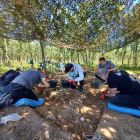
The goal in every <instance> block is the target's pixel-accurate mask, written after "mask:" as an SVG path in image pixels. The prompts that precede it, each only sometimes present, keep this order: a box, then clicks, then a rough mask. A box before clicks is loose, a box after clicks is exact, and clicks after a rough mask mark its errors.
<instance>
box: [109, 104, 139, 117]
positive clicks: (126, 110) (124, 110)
mask: <svg viewBox="0 0 140 140" xmlns="http://www.w3.org/2000/svg"><path fill="white" fill-rule="evenodd" d="M108 108H109V109H112V110H115V111H118V112H122V113H126V114H131V115H135V116H139V117H140V110H138V109H134V108H127V107H121V106H116V105H113V104H111V103H110V102H108Z"/></svg>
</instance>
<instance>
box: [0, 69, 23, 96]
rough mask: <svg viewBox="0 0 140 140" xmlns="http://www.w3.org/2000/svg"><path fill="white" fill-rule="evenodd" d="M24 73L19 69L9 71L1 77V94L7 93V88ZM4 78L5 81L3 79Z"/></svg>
mask: <svg viewBox="0 0 140 140" xmlns="http://www.w3.org/2000/svg"><path fill="white" fill-rule="evenodd" d="M21 73H22V70H21V69H19V68H17V69H16V70H15V71H14V70H9V71H8V72H6V73H5V74H3V75H2V77H1V80H2V81H1V83H0V92H1V93H3V94H4V93H6V92H7V86H8V85H9V84H10V82H11V81H13V80H14V79H15V78H16V77H17V76H18V75H20V74H21ZM3 78H4V79H3Z"/></svg>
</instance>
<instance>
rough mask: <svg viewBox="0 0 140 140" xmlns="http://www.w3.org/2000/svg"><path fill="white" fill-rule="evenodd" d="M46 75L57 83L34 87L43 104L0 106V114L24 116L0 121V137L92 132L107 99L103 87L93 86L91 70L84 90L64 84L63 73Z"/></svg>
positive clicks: (33, 138)
mask: <svg viewBox="0 0 140 140" xmlns="http://www.w3.org/2000/svg"><path fill="white" fill-rule="evenodd" d="M47 78H48V80H54V79H57V80H58V83H57V88H48V89H44V90H42V91H35V93H36V95H37V96H38V97H39V98H43V99H45V103H44V104H43V105H42V106H40V107H37V108H31V107H29V106H18V107H8V108H6V109H5V110H1V112H0V117H3V116H6V115H8V114H12V113H18V114H19V115H21V116H24V118H23V119H22V120H20V121H17V122H8V123H7V124H1V125H0V128H1V131H0V140H46V139H48V140H53V139H55V140H67V139H69V140H84V139H85V135H94V132H95V130H96V128H97V126H98V124H99V122H100V119H101V117H102V114H103V111H104V108H105V107H106V103H107V101H102V100H101V99H100V95H101V94H102V91H103V89H95V88H94V83H93V80H95V79H94V73H91V72H88V73H87V76H86V77H85V84H84V91H83V92H79V90H78V89H71V88H67V89H65V88H63V87H62V84H61V81H62V80H65V79H68V77H67V75H65V74H63V75H62V74H57V75H48V76H47ZM104 87H107V86H106V85H105V86H104ZM58 88H59V90H58ZM104 89H105V88H104ZM81 117H84V121H81V120H80V119H81Z"/></svg>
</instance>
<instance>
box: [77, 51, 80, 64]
mask: <svg viewBox="0 0 140 140" xmlns="http://www.w3.org/2000/svg"><path fill="white" fill-rule="evenodd" d="M77 58H78V64H80V61H79V52H78V51H77Z"/></svg>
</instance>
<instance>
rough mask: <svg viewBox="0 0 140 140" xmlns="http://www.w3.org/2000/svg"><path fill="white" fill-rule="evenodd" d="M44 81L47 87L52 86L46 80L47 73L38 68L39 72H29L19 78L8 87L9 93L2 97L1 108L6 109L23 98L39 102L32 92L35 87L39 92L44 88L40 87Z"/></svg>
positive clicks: (0, 98) (0, 99)
mask: <svg viewBox="0 0 140 140" xmlns="http://www.w3.org/2000/svg"><path fill="white" fill-rule="evenodd" d="M40 81H42V82H43V83H44V85H45V86H46V87H49V86H50V84H49V83H48V81H47V80H46V78H45V71H44V70H41V69H40V68H38V69H37V70H32V69H30V70H27V71H25V72H23V73H22V74H20V75H19V76H17V77H16V78H15V79H14V80H13V81H12V82H11V83H10V84H9V86H8V88H7V91H8V93H5V94H4V95H2V96H1V97H0V108H4V107H5V106H8V105H10V104H14V103H16V102H17V101H18V100H20V99H22V98H28V99H32V100H36V101H38V98H37V96H36V95H35V93H34V92H33V91H32V89H33V88H34V87H35V88H37V89H39V90H42V89H43V88H42V87H41V88H40V87H39V86H38V83H39V82H40Z"/></svg>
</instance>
